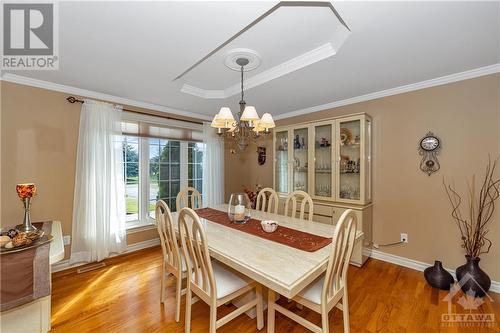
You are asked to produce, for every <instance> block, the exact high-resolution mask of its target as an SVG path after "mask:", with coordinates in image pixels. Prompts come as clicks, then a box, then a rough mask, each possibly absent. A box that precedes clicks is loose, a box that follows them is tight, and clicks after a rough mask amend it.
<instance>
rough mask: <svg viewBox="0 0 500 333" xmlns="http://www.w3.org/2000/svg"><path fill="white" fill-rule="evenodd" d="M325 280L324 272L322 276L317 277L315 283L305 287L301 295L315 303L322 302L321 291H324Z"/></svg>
mask: <svg viewBox="0 0 500 333" xmlns="http://www.w3.org/2000/svg"><path fill="white" fill-rule="evenodd" d="M324 282H325V275H324V274H323V275H322V276H321V277H320V278H318V279H316V280H315V281H314V282H313V283H311V284H310V285H308V286H307V287H305V288H304V289H303V290H302V291H301V292H300V293H299V296H301V297H302V298H305V299H307V300H308V301H310V302H313V303H314V304H321V292H322V291H323V283H324Z"/></svg>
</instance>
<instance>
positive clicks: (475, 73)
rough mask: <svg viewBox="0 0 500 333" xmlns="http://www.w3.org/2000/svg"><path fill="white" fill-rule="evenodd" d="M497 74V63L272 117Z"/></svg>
mask: <svg viewBox="0 0 500 333" xmlns="http://www.w3.org/2000/svg"><path fill="white" fill-rule="evenodd" d="M499 72H500V63H497V64H494V65H490V66H485V67H479V68H475V69H471V70H468V71H465V72H460V73H455V74H451V75H446V76H441V77H438V78H435V79H430V80H426V81H421V82H417V83H412V84H408V85H404V86H400V87H396V88H391V89H387V90H382V91H378V92H374V93H370V94H366V95H361V96H357V97H352V98H347V99H343V100H340V101H336V102H331V103H327V104H322V105H316V106H313V107H309V108H304V109H299V110H295V111H290V112H286V113H282V114H279V115H276V116H274V119H275V120H281V119H286V118H291V117H295V116H300V115H303V114H307V113H313V112H317V111H323V110H328V109H333V108H338V107H341V106H344V105H349V104H354V103H360V102H365V101H369V100H372V99H377V98H382V97H387V96H392V95H398V94H402V93H406V92H411V91H415V90H420V89H425V88H430V87H435V86H440V85H443V84H447V83H453V82H458V81H463V80H468V79H473V78H476V77H480V76H485V75H490V74H495V73H499Z"/></svg>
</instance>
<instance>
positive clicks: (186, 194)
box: [175, 187, 202, 211]
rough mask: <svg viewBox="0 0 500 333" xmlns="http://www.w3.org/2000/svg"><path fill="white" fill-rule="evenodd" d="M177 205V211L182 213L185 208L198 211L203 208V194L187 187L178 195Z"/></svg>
mask: <svg viewBox="0 0 500 333" xmlns="http://www.w3.org/2000/svg"><path fill="white" fill-rule="evenodd" d="M175 205H176V208H177V211H180V210H181V209H182V208H184V207H189V208H192V209H198V208H201V207H202V202H201V194H200V192H199V191H198V190H197V189H195V188H194V187H186V188H185V189H183V190H182V191H180V192H179V193H178V194H177V198H176V199H175Z"/></svg>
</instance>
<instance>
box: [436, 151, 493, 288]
mask: <svg viewBox="0 0 500 333" xmlns="http://www.w3.org/2000/svg"><path fill="white" fill-rule="evenodd" d="M497 164H498V159H496V160H495V161H491V158H489V159H488V164H487V166H486V170H485V176H484V179H483V180H482V181H481V183H480V187H479V188H477V187H476V177H475V176H474V175H473V176H472V180H471V181H470V182H468V183H467V194H466V196H467V198H468V200H467V203H466V204H467V206H466V207H465V208H462V203H463V199H462V196H461V195H460V194H459V192H458V190H457V189H456V187H455V184H447V183H446V182H445V181H444V179H443V185H444V187H445V189H446V194H447V195H448V199H449V201H450V204H451V206H452V211H451V216H452V217H453V219H454V220H455V223H456V224H457V226H458V229H459V230H460V234H461V241H462V248H463V249H464V250H465V254H466V256H465V257H466V259H467V263H466V264H465V265H462V266H460V267H458V268H457V271H456V273H457V279H458V280H459V281H461V280H462V278H463V277H464V276H466V274H467V273H468V274H469V275H468V276H467V277H472V279H470V278H469V279H467V281H462V283H463V285H462V289H463V290H464V291H468V290H469V289H471V290H472V291H474V292H475V293H476V295H477V296H484V293H485V292H486V291H488V289H489V288H490V286H491V280H490V278H489V277H488V275H487V274H486V273H485V272H484V271H482V270H481V269H480V268H479V260H480V256H481V255H482V254H486V253H488V252H490V249H491V247H492V245H493V243H492V242H491V240H490V239H489V238H488V233H489V231H490V229H489V226H490V224H491V223H492V221H493V216H494V213H495V202H496V200H497V199H498V198H499V197H500V178H496V177H495V170H496V168H497ZM478 189H479V190H478Z"/></svg>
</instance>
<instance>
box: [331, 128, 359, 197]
mask: <svg viewBox="0 0 500 333" xmlns="http://www.w3.org/2000/svg"><path fill="white" fill-rule="evenodd" d="M361 133H362V132H361V119H351V120H347V119H346V120H345V121H343V120H340V121H339V122H338V129H337V141H338V149H339V150H338V151H339V155H340V156H339V159H338V162H339V164H338V168H339V170H338V185H337V187H338V198H339V199H340V200H344V201H348V200H355V201H359V200H360V198H361V177H360V176H361V163H362V154H361V140H362V138H361Z"/></svg>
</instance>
